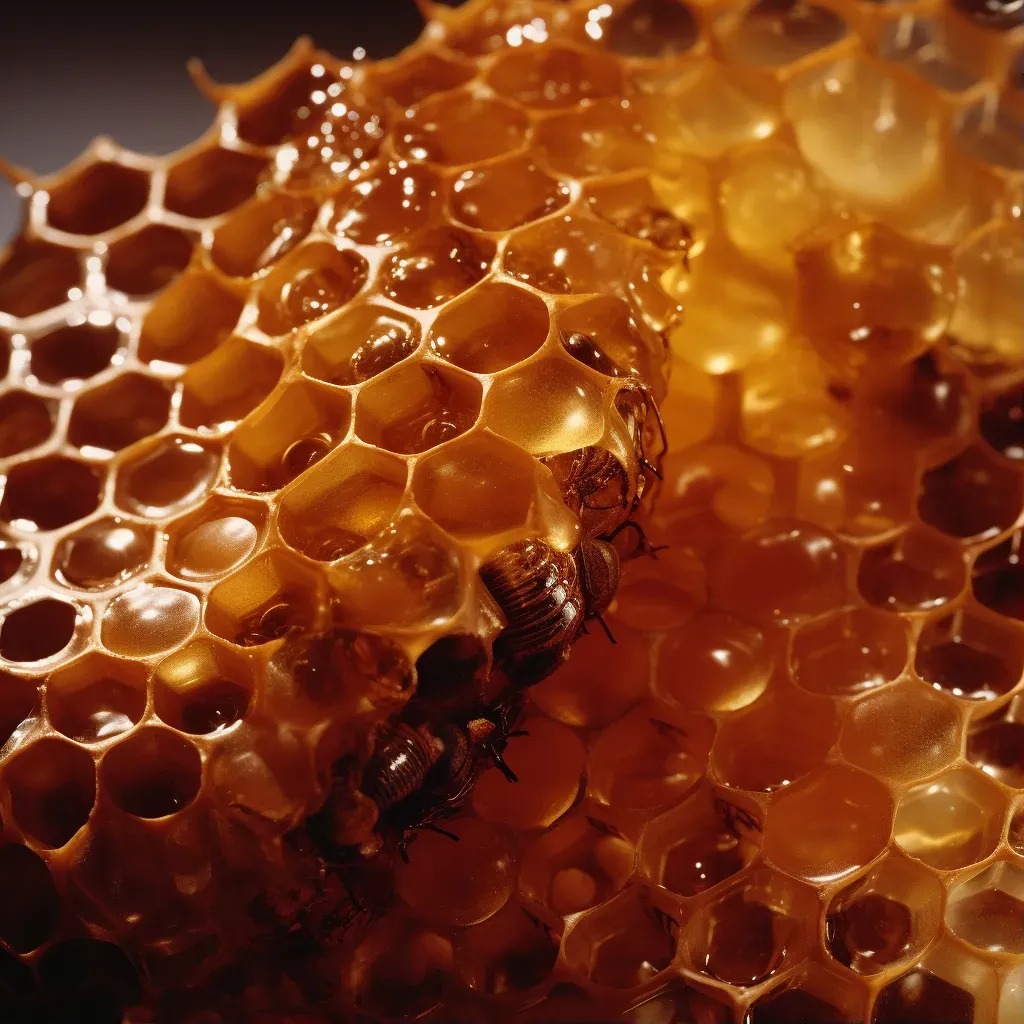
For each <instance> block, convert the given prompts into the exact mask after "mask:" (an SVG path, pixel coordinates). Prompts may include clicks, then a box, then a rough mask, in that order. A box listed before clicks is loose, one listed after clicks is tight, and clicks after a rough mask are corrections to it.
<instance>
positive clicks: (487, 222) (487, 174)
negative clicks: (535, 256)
mask: <svg viewBox="0 0 1024 1024" xmlns="http://www.w3.org/2000/svg"><path fill="white" fill-rule="evenodd" d="M569 198H570V190H569V186H568V185H566V184H564V183H563V182H561V181H558V180H557V179H555V178H552V177H551V176H550V175H548V174H545V173H544V171H542V170H541V169H540V168H539V167H538V166H537V165H536V164H535V163H534V162H533V161H532V160H531V159H530V158H529V157H528V156H512V157H509V158H508V159H506V160H500V161H496V162H494V163H488V164H487V166H486V167H480V168H478V169H476V170H469V171H464V172H463V173H462V174H460V175H459V176H458V178H456V179H455V182H454V184H453V185H452V190H451V198H450V200H449V202H450V204H451V209H452V214H453V215H454V217H455V219H456V220H458V221H461V222H462V223H463V224H465V225H466V226H467V227H471V228H479V229H480V230H482V231H510V230H511V229H512V228H517V227H519V226H520V225H522V224H528V223H529V222H530V221H531V220H539V219H540V218H541V217H546V216H547V215H548V214H549V213H554V212H555V210H558V209H559V208H561V207H562V206H565V204H566V203H567V202H569Z"/></svg>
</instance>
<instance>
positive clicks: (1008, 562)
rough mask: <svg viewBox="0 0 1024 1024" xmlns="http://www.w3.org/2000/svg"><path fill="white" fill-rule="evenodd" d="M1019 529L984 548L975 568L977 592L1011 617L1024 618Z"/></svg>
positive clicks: (983, 601)
mask: <svg viewBox="0 0 1024 1024" xmlns="http://www.w3.org/2000/svg"><path fill="white" fill-rule="evenodd" d="M1020 544H1021V532H1020V531H1019V530H1018V531H1017V532H1016V533H1014V534H1013V535H1012V536H1011V537H1008V538H1007V539H1006V540H1004V541H1003V542H1002V543H1001V544H997V545H996V546H995V547H994V548H989V549H988V551H984V552H982V554H980V555H979V556H978V558H977V560H976V561H975V563H974V567H973V568H972V570H971V586H972V587H973V588H974V596H975V597H976V598H977V599H978V601H980V602H981V604H983V605H985V607H986V608H991V609H992V611H994V612H998V613H999V614H1000V615H1005V616H1006V617H1007V618H1010V619H1018V620H1024V567H1022V566H1021V564H1020V556H1019V554H1018V552H1019V550H1020Z"/></svg>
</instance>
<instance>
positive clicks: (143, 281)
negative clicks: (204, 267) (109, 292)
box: [104, 224, 195, 297]
mask: <svg viewBox="0 0 1024 1024" xmlns="http://www.w3.org/2000/svg"><path fill="white" fill-rule="evenodd" d="M194 244H195V238H194V237H193V236H192V235H190V234H187V233H186V232H184V231H179V230H178V229H177V228H172V227H168V226H167V225H166V224H147V225H146V226H145V227H144V228H142V229H141V230H139V231H136V232H135V233H134V234H132V235H129V236H128V237H127V238H122V239H121V240H120V241H118V242H115V243H114V244H113V245H112V246H111V247H110V249H109V251H108V252H107V262H106V266H105V268H104V274H105V276H106V279H107V284H108V285H109V287H111V288H113V289H115V290H116V291H119V292H124V294H125V295H130V296H133V297H134V296H141V295H152V294H153V292H157V291H159V290H160V289H161V288H164V287H166V286H167V285H169V284H170V283H171V282H172V281H173V280H174V279H175V278H176V277H177V276H178V275H179V274H180V273H181V272H182V271H183V270H184V269H185V268H186V267H187V266H188V264H189V261H190V260H191V259H192V247H193V245H194Z"/></svg>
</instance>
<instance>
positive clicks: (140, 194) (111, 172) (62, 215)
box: [46, 160, 149, 235]
mask: <svg viewBox="0 0 1024 1024" xmlns="http://www.w3.org/2000/svg"><path fill="white" fill-rule="evenodd" d="M148 199H149V175H148V174H147V173H146V172H145V171H141V170H138V169H137V168H134V167H125V166H124V164H118V163H114V162H112V161H107V160H100V161H97V162H96V163H92V164H89V165H88V166H86V167H83V168H82V169H81V170H79V171H76V172H75V173H73V174H72V175H71V176H70V177H68V178H65V179H64V180H63V181H62V182H61V183H60V184H59V185H57V186H56V187H55V188H52V189H50V195H49V199H48V201H47V203H46V219H47V220H48V221H49V223H50V225H51V227H55V228H56V229H57V230H58V231H67V232H68V233H69V234H72V235H99V234H102V233H103V232H104V231H109V230H110V229H111V228H115V227H117V225H118V224H123V223H124V222H125V221H126V220H131V219H132V217H134V216H135V215H136V214H137V213H141V211H142V210H143V209H144V208H145V206H146V202H147V200H148Z"/></svg>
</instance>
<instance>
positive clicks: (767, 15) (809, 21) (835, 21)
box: [715, 3, 846, 72]
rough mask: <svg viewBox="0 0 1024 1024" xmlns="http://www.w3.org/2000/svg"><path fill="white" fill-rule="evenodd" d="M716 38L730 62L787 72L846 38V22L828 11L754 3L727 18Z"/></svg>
mask: <svg viewBox="0 0 1024 1024" xmlns="http://www.w3.org/2000/svg"><path fill="white" fill-rule="evenodd" d="M715 35H716V36H717V38H718V42H719V45H720V46H721V48H722V51H723V53H724V55H725V57H726V59H727V60H729V61H730V63H734V64H747V65H750V66H753V67H758V68H770V69H772V70H774V71H778V72H781V71H784V70H786V69H788V68H790V67H792V66H793V65H797V64H799V63H801V62H803V61H805V60H806V59H807V58H808V57H810V56H811V55H813V54H817V53H818V52H819V51H821V50H824V49H827V48H828V47H830V46H834V45H835V44H836V43H838V42H839V41H840V40H841V39H843V38H844V37H845V36H846V25H845V24H844V22H843V19H842V18H841V17H840V16H839V15H838V14H836V13H835V11H833V10H831V9H830V8H828V7H819V6H817V5H815V4H797V3H781V4H773V3H754V4H750V5H748V6H746V7H744V8H742V9H741V11H740V12H739V13H737V14H733V15H729V14H726V15H723V16H722V17H720V18H719V19H718V22H717V23H716V25H715Z"/></svg>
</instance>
